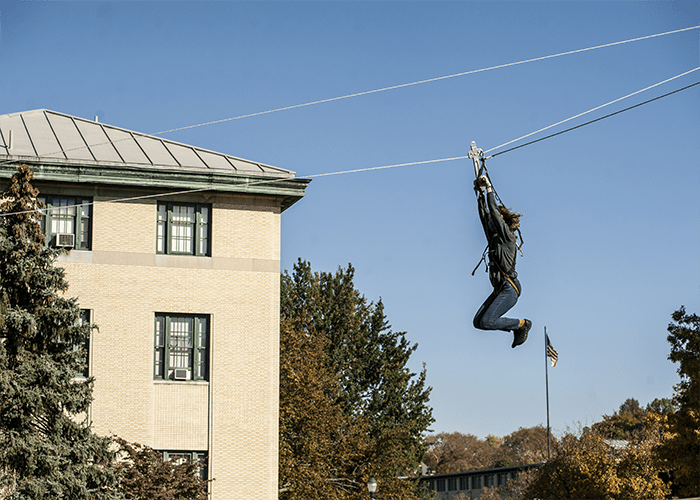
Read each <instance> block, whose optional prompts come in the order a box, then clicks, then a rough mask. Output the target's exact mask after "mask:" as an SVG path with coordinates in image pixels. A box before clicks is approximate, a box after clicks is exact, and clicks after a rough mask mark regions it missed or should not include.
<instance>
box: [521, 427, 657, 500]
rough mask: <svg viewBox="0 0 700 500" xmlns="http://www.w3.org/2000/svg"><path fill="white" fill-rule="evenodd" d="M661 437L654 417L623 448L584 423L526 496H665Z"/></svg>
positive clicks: (652, 499) (607, 499) (606, 499)
mask: <svg viewBox="0 0 700 500" xmlns="http://www.w3.org/2000/svg"><path fill="white" fill-rule="evenodd" d="M654 416H655V417H656V416H657V414H654ZM659 438H660V427H659V426H658V425H654V424H653V423H652V422H650V424H649V425H648V426H646V427H645V431H644V432H643V433H642V434H641V435H640V437H639V439H637V440H634V441H631V442H629V443H628V444H627V445H626V446H625V447H623V448H619V449H618V448H615V447H614V446H612V445H611V443H610V442H609V440H607V439H606V438H605V437H604V436H601V435H600V434H599V433H597V432H596V431H594V430H592V429H585V430H584V431H583V433H582V434H581V436H580V437H578V436H576V435H574V434H567V435H566V436H564V438H562V440H561V442H560V447H559V449H558V450H557V455H556V457H555V458H554V459H552V460H550V461H549V462H547V463H546V464H545V465H544V467H543V468H542V469H541V471H540V474H539V475H538V477H537V479H536V480H535V481H534V482H533V483H532V484H531V485H530V486H529V488H528V489H527V492H526V494H525V498H540V499H554V498H556V499H599V500H612V499H615V498H634V499H639V500H659V499H662V498H664V497H665V495H666V494H667V493H668V488H667V486H666V485H665V484H664V482H663V481H662V480H661V478H660V474H661V473H662V472H663V470H662V469H661V468H660V467H659V465H658V463H657V462H656V461H655V460H654V455H653V450H654V448H655V447H656V446H657V444H658V440H659Z"/></svg>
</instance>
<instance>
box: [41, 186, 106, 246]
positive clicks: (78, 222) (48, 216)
mask: <svg viewBox="0 0 700 500" xmlns="http://www.w3.org/2000/svg"><path fill="white" fill-rule="evenodd" d="M37 199H38V200H40V201H41V202H42V203H43V204H44V206H45V209H44V210H42V215H43V217H41V218H40V222H39V223H40V225H41V231H42V232H43V233H44V238H45V240H46V245H47V246H51V247H57V245H56V235H57V234H73V235H74V236H75V245H74V246H73V247H68V248H70V249H71V250H92V216H93V213H92V212H93V210H92V205H93V199H92V198H89V197H85V196H64V195H39V196H37ZM57 200H61V201H65V202H66V205H58V206H55V205H56V201H57ZM73 200H74V203H71V201H73ZM67 208H70V209H74V210H75V213H74V214H68V215H69V216H68V217H66V216H64V214H62V213H61V212H62V210H65V209H67ZM69 218H71V219H73V221H72V222H73V232H72V233H60V232H53V231H52V230H51V226H52V222H53V221H54V219H65V220H67V219H69Z"/></svg>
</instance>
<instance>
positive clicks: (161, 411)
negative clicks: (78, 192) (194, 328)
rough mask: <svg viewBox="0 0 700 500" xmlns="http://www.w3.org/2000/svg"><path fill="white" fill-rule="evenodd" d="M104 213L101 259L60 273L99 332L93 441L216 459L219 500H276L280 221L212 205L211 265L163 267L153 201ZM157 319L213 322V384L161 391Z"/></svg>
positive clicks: (249, 202)
mask: <svg viewBox="0 0 700 500" xmlns="http://www.w3.org/2000/svg"><path fill="white" fill-rule="evenodd" d="M95 201H96V203H95V206H94V210H93V214H94V215H93V247H92V248H93V249H92V251H91V252H78V251H72V252H71V254H70V255H68V256H65V257H62V258H61V259H60V262H59V265H61V266H63V267H64V268H65V269H66V273H67V279H68V281H69V284H70V288H69V290H68V295H70V296H77V297H78V299H79V303H80V306H81V307H83V308H89V309H92V310H93V319H94V322H95V323H96V324H98V325H99V331H98V332H96V333H94V334H93V337H92V347H91V371H92V375H94V376H95V378H96V382H95V391H94V397H95V401H94V403H93V405H92V408H91V416H92V419H93V421H94V429H95V431H96V432H98V433H99V434H103V435H104V434H115V435H118V436H121V437H123V438H124V439H126V440H128V441H133V442H138V443H142V444H146V445H149V446H152V447H154V448H156V449H167V450H178V451H179V450H183V451H187V450H191V451H204V450H207V449H208V451H209V465H210V466H209V471H210V475H211V477H214V478H215V479H216V480H215V481H214V482H213V483H212V488H211V491H212V494H213V496H212V498H213V499H215V500H227V499H236V498H252V499H261V500H263V499H264V500H269V499H271V498H276V497H277V440H278V436H277V425H278V424H277V422H278V414H277V407H278V377H279V375H278V361H279V255H280V214H279V209H278V208H275V207H274V206H272V205H271V204H270V202H269V201H267V200H265V199H260V198H253V197H246V198H239V199H235V200H234V201H233V202H232V201H231V198H226V197H223V196H218V197H214V198H212V199H211V201H212V203H213V217H212V257H173V256H156V255H155V243H156V242H155V231H156V202H155V200H145V201H143V202H139V203H135V202H132V203H124V204H122V203H119V204H117V203H104V202H101V201H100V200H99V199H96V200H95ZM191 201H199V200H191ZM156 312H165V313H190V314H209V315H211V327H210V331H211V335H210V371H209V373H210V379H209V382H208V383H202V382H187V383H176V382H159V381H154V380H153V342H154V315H155V313H156Z"/></svg>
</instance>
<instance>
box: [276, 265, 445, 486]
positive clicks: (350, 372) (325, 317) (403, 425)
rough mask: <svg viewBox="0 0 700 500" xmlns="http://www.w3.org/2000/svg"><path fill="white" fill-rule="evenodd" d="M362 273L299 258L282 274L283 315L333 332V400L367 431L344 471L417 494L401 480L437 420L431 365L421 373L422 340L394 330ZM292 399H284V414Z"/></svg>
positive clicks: (359, 481) (318, 331)
mask: <svg viewBox="0 0 700 500" xmlns="http://www.w3.org/2000/svg"><path fill="white" fill-rule="evenodd" d="M354 272H355V270H354V269H353V267H352V265H348V267H347V269H342V268H339V269H338V272H337V273H336V274H332V273H327V272H321V273H318V272H316V273H314V272H312V271H311V266H310V264H309V263H307V262H304V261H301V260H299V261H298V262H297V264H296V265H295V266H294V271H293V273H292V274H291V275H290V274H289V273H287V272H285V273H284V274H283V275H282V297H281V313H282V321H283V323H284V322H285V321H288V322H289V324H290V325H292V327H293V328H295V329H303V330H304V331H305V332H306V333H307V334H309V335H321V336H323V337H324V338H325V347H324V350H325V353H326V356H327V366H328V368H329V370H330V372H331V373H332V374H333V375H334V376H335V377H336V379H337V381H338V384H339V387H338V391H337V393H336V394H335V395H333V396H332V399H333V401H332V403H333V404H335V405H338V407H339V408H340V409H341V411H342V414H343V415H344V416H345V417H346V418H347V419H348V421H347V422H348V425H353V426H361V427H364V428H365V429H366V430H365V431H364V432H363V433H362V439H363V441H362V443H361V444H359V443H358V445H357V447H356V450H357V452H358V456H357V457H355V458H353V459H351V460H350V462H349V463H348V464H347V466H344V467H342V469H343V470H341V468H339V469H338V474H340V475H342V477H344V478H345V480H347V481H348V483H346V484H350V483H352V484H353V485H354V487H355V488H356V489H360V488H362V489H364V487H365V484H364V483H365V482H366V480H367V479H368V478H369V477H375V478H376V479H377V481H378V482H379V484H380V488H381V494H380V495H379V496H380V497H381V498H382V499H384V500H391V499H393V498H395V499H398V498H406V499H410V498H416V496H417V495H418V487H417V484H416V483H417V480H416V481H409V480H402V479H399V478H400V477H405V476H408V475H413V474H414V473H415V472H416V471H417V470H418V468H419V466H420V462H421V459H422V457H423V455H424V453H425V448H426V447H425V441H424V439H423V435H424V433H425V432H426V430H427V429H428V426H429V425H430V424H431V423H432V422H433V418H432V409H431V408H430V407H429V406H428V397H429V394H430V388H428V387H426V386H425V368H424V369H423V371H422V372H421V373H420V374H418V375H416V374H415V373H412V372H411V371H410V370H409V369H408V367H407V363H408V360H409V358H410V356H411V354H412V353H413V352H414V351H415V350H416V348H417V345H415V344H414V345H411V344H410V343H409V342H408V340H407V339H406V337H405V333H403V332H400V333H399V332H393V331H392V330H391V327H390V326H389V324H388V322H387V319H386V316H385V314H384V305H383V304H382V302H381V300H380V301H379V302H378V303H376V304H375V303H372V302H369V301H368V300H367V299H366V298H365V297H364V296H362V295H361V294H360V292H359V291H358V290H356V289H355V286H354V283H353V279H354ZM282 333H283V334H284V331H283V332H282ZM288 404H289V402H288V401H285V400H284V399H282V400H281V401H280V405H281V411H282V412H284V411H285V407H286V406H287V405H288ZM294 460H296V461H297V462H298V463H302V462H303V461H304V458H303V457H295V459H294ZM354 494H355V495H357V492H355V493H354Z"/></svg>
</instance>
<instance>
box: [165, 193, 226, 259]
mask: <svg viewBox="0 0 700 500" xmlns="http://www.w3.org/2000/svg"><path fill="white" fill-rule="evenodd" d="M182 208H185V209H193V215H194V221H193V222H192V223H191V227H192V239H191V241H192V251H181V250H178V249H177V248H176V249H175V250H173V246H174V245H173V241H174V238H176V237H177V236H176V234H174V233H176V231H174V230H173V227H177V226H178V222H177V221H175V220H174V213H175V210H176V209H178V210H181V209H182ZM212 212H213V210H212V205H211V204H207V203H176V202H163V201H159V202H158V203H157V206H156V253H158V254H164V255H194V256H197V257H210V256H211V226H212ZM181 225H182V226H183V227H184V226H185V224H184V223H183V224H181ZM203 243H204V245H205V248H202V244H203Z"/></svg>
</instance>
